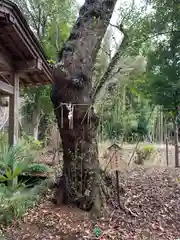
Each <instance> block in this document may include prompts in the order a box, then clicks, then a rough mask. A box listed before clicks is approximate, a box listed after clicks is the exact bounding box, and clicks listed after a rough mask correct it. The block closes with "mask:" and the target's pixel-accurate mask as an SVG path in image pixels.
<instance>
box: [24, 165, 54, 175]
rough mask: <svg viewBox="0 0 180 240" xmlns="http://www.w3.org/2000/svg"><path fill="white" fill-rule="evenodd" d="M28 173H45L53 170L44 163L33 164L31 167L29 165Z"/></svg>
mask: <svg viewBox="0 0 180 240" xmlns="http://www.w3.org/2000/svg"><path fill="white" fill-rule="evenodd" d="M25 171H26V172H32V173H33V172H41V173H45V172H51V171H52V169H51V168H50V167H49V166H48V165H46V164H43V163H32V164H30V165H28V167H27V168H26V169H25Z"/></svg>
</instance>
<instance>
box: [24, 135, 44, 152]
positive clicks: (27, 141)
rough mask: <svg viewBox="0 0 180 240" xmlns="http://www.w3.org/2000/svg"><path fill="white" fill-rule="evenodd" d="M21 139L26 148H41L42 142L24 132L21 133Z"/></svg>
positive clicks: (33, 149)
mask: <svg viewBox="0 0 180 240" xmlns="http://www.w3.org/2000/svg"><path fill="white" fill-rule="evenodd" d="M21 141H22V143H24V145H26V148H28V149H30V150H32V151H38V150H41V149H42V142H41V141H39V140H36V139H34V137H32V136H29V135H27V134H26V133H23V137H22V139H21Z"/></svg>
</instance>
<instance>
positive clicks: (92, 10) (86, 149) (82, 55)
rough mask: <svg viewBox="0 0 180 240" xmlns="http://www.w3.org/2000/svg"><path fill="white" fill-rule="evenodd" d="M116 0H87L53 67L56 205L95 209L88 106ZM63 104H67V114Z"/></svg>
mask: <svg viewBox="0 0 180 240" xmlns="http://www.w3.org/2000/svg"><path fill="white" fill-rule="evenodd" d="M116 1H117V0H86V1H85V4H84V5H83V6H82V7H81V9H80V12H79V18H78V19H77V21H76V23H75V25H74V27H73V29H72V32H71V34H70V36H69V38H68V40H67V42H66V44H65V45H64V46H63V48H62V51H61V53H60V56H59V62H58V63H57V64H56V66H55V68H54V70H53V78H54V84H53V90H52V102H53V105H54V109H55V114H56V118H57V121H58V127H59V130H60V135H61V139H62V146H63V161H64V166H63V177H62V178H61V179H60V181H59V184H58V188H59V193H60V192H61V193H62V194H60V195H59V199H58V197H57V201H58V202H59V203H60V202H61V200H62V201H63V202H64V203H70V202H71V203H72V202H75V203H76V204H77V205H78V206H79V207H81V208H83V209H84V210H90V209H92V208H96V209H97V210H99V209H100V189H99V160H98V148H97V142H96V132H97V127H98V117H97V116H96V115H95V113H94V110H93V108H92V107H91V103H92V99H91V94H90V93H91V91H92V80H91V79H92V73H93V66H94V63H95V60H96V55H97V52H98V50H99V48H100V44H101V41H102V38H103V36H104V34H105V32H106V29H107V27H108V24H109V21H110V18H111V15H112V13H113V10H114V6H115V3H116ZM62 103H67V104H69V103H72V104H74V105H73V114H72V118H71V119H70V121H69V119H68V114H69V111H68V109H67V106H65V105H63V106H62V105H61V104H62ZM60 198H62V199H60Z"/></svg>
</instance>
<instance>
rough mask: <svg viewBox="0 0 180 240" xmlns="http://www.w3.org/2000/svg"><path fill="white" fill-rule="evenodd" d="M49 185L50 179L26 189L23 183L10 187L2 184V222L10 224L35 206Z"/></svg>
mask: <svg viewBox="0 0 180 240" xmlns="http://www.w3.org/2000/svg"><path fill="white" fill-rule="evenodd" d="M48 186H49V183H48V181H43V182H42V183H40V184H39V185H37V186H35V187H34V188H32V189H26V188H25V187H24V186H23V185H20V186H16V187H9V186H5V185H4V184H0V223H1V224H9V223H10V222H11V221H12V220H13V218H17V217H20V216H22V215H23V214H24V213H25V212H26V211H27V210H28V209H29V208H32V207H34V206H35V204H37V203H38V201H39V199H40V197H41V196H42V195H43V194H44V193H45V192H46V191H47V189H48Z"/></svg>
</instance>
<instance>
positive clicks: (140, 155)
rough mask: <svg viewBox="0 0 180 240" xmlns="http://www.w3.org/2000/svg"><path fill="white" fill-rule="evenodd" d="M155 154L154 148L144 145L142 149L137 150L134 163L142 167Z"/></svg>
mask: <svg viewBox="0 0 180 240" xmlns="http://www.w3.org/2000/svg"><path fill="white" fill-rule="evenodd" d="M154 152H155V147H154V146H152V145H146V146H144V147H143V148H140V149H137V150H136V154H137V159H136V161H135V163H136V164H138V165H143V164H144V162H145V161H147V160H149V159H150V157H151V156H152V154H153V153H154Z"/></svg>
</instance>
